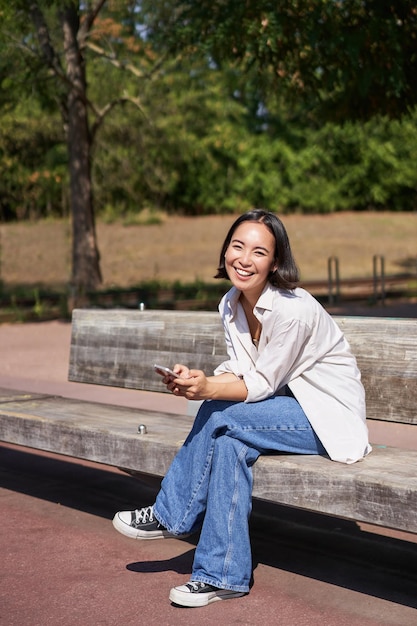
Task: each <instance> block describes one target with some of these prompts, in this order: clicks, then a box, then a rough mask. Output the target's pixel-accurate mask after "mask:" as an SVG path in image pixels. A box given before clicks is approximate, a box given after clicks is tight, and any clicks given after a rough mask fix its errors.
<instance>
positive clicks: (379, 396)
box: [0, 309, 417, 533]
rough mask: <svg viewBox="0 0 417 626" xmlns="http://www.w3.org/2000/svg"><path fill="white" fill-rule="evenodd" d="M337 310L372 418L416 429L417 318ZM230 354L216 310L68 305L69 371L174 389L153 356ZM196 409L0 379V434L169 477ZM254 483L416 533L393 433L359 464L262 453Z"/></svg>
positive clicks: (414, 471) (412, 492) (75, 376)
mask: <svg viewBox="0 0 417 626" xmlns="http://www.w3.org/2000/svg"><path fill="white" fill-rule="evenodd" d="M335 320H336V321H337V323H338V324H339V326H340V327H341V328H342V330H343V331H344V333H345V334H346V337H347V338H348V340H349V342H350V344H351V346H352V349H353V351H354V353H355V354H356V356H357V359H358V364H359V367H360V369H361V371H362V378H363V382H364V385H365V388H366V393H367V412H368V418H369V419H370V420H381V421H388V422H398V423H402V424H408V425H409V426H410V427H416V428H417V410H416V400H417V320H411V319H394V318H369V317H368V318H367V317H335ZM225 357H226V354H225V344H224V338H223V330H222V327H221V322H220V318H219V316H218V314H217V313H214V312H191V311H149V310H147V311H138V310H91V309H90V310H88V309H85V310H84V309H78V310H75V311H74V312H73V318H72V338H71V349H70V363H69V380H71V381H76V382H83V383H94V384H98V385H110V386H116V387H125V388H130V389H140V390H146V391H152V392H155V391H156V392H160V393H167V392H166V390H165V386H164V385H163V384H162V383H161V380H160V377H159V376H158V375H156V374H155V373H154V371H153V364H154V363H161V364H163V365H168V366H172V365H174V363H176V362H183V363H186V364H188V365H189V366H190V367H193V368H197V369H203V370H204V371H206V372H212V371H213V369H214V368H215V366H216V365H217V364H218V363H220V362H221V361H222V360H223V359H224V358H225ZM192 412H193V411H192V410H191V411H186V410H184V411H182V413H184V414H178V415H177V414H173V413H172V412H169V411H166V412H161V411H156V410H143V409H140V408H138V409H134V408H123V407H118V406H112V405H106V404H99V403H94V402H86V401H81V400H74V399H66V398H62V397H56V396H48V395H40V394H30V393H28V394H25V393H24V392H22V393H19V392H11V391H9V390H6V389H2V390H0V439H1V440H3V441H6V442H9V443H14V444H18V445H23V446H29V447H32V448H36V449H41V450H46V451H50V452H54V453H59V454H64V455H69V456H72V457H77V458H80V459H87V460H90V461H96V462H99V463H104V464H107V465H112V466H116V467H118V468H121V469H123V470H126V471H129V472H131V473H137V474H140V475H142V476H143V477H162V476H163V475H164V474H165V473H166V471H167V469H168V467H169V465H170V463H171V460H172V458H173V457H174V455H175V453H176V451H177V450H178V448H179V446H180V445H181V443H182V442H183V441H184V439H185V438H186V436H187V434H188V432H189V430H190V428H191V425H192V421H193V416H192ZM186 413H188V414H186ZM253 493H254V497H255V498H259V499H260V500H264V501H268V502H272V503H277V504H280V505H288V506H290V507H296V508H298V509H304V510H308V511H314V512H319V513H324V514H327V515H332V516H337V517H340V518H344V519H347V520H352V521H356V522H366V523H370V524H376V525H380V526H384V527H387V528H392V529H396V530H402V531H407V532H411V533H417V452H415V451H412V450H406V449H399V448H395V447H391V446H389V445H388V442H387V445H376V446H374V450H373V452H372V453H371V454H370V455H369V456H368V457H366V459H364V460H363V461H360V462H358V463H355V464H352V465H344V464H340V463H336V462H332V461H330V460H329V459H327V458H324V457H317V456H304V455H302V456H301V455H289V454H281V455H273V456H263V457H261V458H260V459H259V460H258V462H257V463H256V464H255V467H254V491H253Z"/></svg>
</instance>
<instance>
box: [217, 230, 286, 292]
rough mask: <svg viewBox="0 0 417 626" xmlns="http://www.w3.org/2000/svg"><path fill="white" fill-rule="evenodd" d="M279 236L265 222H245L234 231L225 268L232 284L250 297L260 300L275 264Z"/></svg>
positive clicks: (226, 256) (227, 252) (227, 251)
mask: <svg viewBox="0 0 417 626" xmlns="http://www.w3.org/2000/svg"><path fill="white" fill-rule="evenodd" d="M274 254H275V238H274V236H273V235H272V233H271V232H270V230H269V229H268V228H267V227H266V226H265V224H262V222H243V223H242V224H240V226H238V227H237V228H236V230H235V232H234V233H233V235H232V239H231V241H230V244H229V246H228V248H227V250H226V254H225V268H226V271H227V275H228V276H229V278H230V280H231V282H232V284H233V285H234V286H235V287H236V288H237V289H239V290H240V291H242V293H244V294H245V296H246V297H247V298H248V300H250V301H253V303H254V304H255V302H256V300H257V299H258V298H259V296H260V295H261V293H262V290H263V288H264V287H265V285H266V283H267V281H268V276H269V273H270V272H271V271H274V270H275V269H276V265H275V256H274Z"/></svg>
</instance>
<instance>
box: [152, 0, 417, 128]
mask: <svg viewBox="0 0 417 626" xmlns="http://www.w3.org/2000/svg"><path fill="white" fill-rule="evenodd" d="M141 5H142V7H143V13H144V19H145V20H146V22H147V23H148V25H149V27H150V30H151V33H152V37H153V38H154V40H155V42H156V43H157V44H158V45H160V46H161V47H164V48H165V47H166V46H167V45H170V46H171V48H172V49H173V50H175V49H178V48H181V49H183V48H184V47H185V46H189V48H190V49H191V50H193V49H195V48H201V47H203V48H204V50H205V51H206V53H207V54H210V56H211V58H213V59H214V60H215V61H216V62H218V63H222V62H223V61H224V59H225V58H228V59H233V60H236V61H237V62H239V63H240V64H241V65H242V67H244V68H246V69H247V68H253V67H254V66H256V67H257V68H258V69H259V78H260V83H262V84H263V86H264V87H266V88H267V89H271V88H272V89H274V88H278V89H280V90H283V89H285V91H286V92H287V93H288V94H289V95H292V96H294V97H295V98H296V99H298V100H299V99H300V98H302V99H304V100H305V101H306V102H308V103H309V104H310V106H312V105H314V106H315V107H316V108H317V109H318V110H319V111H320V112H321V113H322V114H325V115H326V116H327V117H328V116H330V115H331V116H332V117H333V118H336V119H338V120H344V119H346V118H349V119H368V118H369V117H371V116H373V115H375V114H377V113H384V114H387V115H390V116H391V117H398V116H400V115H401V114H403V113H404V112H407V111H408V110H409V109H410V108H412V107H414V105H415V104H416V103H417V52H416V50H417V48H416V43H417V8H416V5H415V2H413V1H412V0H400V1H398V2H383V1H381V0H283V1H281V2H276V1H273V0H246V1H245V2H242V1H241V0H199V2H195V0H163V1H159V2H154V0H143V2H142V3H141Z"/></svg>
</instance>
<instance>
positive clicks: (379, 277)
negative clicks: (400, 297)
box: [372, 254, 386, 304]
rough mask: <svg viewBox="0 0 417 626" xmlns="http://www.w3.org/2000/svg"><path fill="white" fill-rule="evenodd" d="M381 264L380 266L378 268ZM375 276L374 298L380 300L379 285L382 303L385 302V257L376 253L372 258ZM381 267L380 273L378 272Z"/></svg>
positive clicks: (376, 300)
mask: <svg viewBox="0 0 417 626" xmlns="http://www.w3.org/2000/svg"><path fill="white" fill-rule="evenodd" d="M378 264H379V268H378ZM372 267H373V276H374V300H375V302H378V287H379V297H380V299H381V303H382V304H385V296H386V293H385V258H384V257H383V256H382V255H380V254H374V257H373V259H372ZM378 269H379V274H378Z"/></svg>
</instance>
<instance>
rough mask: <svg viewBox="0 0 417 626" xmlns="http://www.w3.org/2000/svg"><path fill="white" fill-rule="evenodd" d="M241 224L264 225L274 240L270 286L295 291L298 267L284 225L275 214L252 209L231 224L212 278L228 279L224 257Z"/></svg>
mask: <svg viewBox="0 0 417 626" xmlns="http://www.w3.org/2000/svg"><path fill="white" fill-rule="evenodd" d="M243 222H261V223H262V224H265V226H266V227H267V228H268V230H269V231H270V232H271V234H272V235H273V237H274V239H275V254H274V257H275V263H276V266H277V269H276V270H275V271H274V272H271V274H270V276H269V282H270V283H271V285H274V287H280V288H282V289H295V287H297V285H298V283H299V282H300V278H299V273H298V267H297V265H296V263H295V260H294V257H293V254H292V252H291V246H290V241H289V239H288V235H287V231H286V230H285V227H284V224H283V223H282V222H281V220H280V219H279V217H277V216H276V215H275V213H271V212H270V211H265V210H264V209H252V210H251V211H247V213H243V215H241V216H240V217H238V218H237V220H236V221H235V222H234V223H233V224H232V226H231V227H230V229H229V232H228V233H227V235H226V239H225V240H224V243H223V246H222V249H221V252H220V259H219V266H218V268H217V274H216V275H215V276H214V278H227V279H228V278H229V276H228V275H227V272H226V267H225V261H224V257H225V254H226V250H227V248H228V247H229V244H230V242H231V240H232V237H233V233H234V232H235V230H236V229H237V227H238V226H240V225H241V224H242V223H243Z"/></svg>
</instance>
